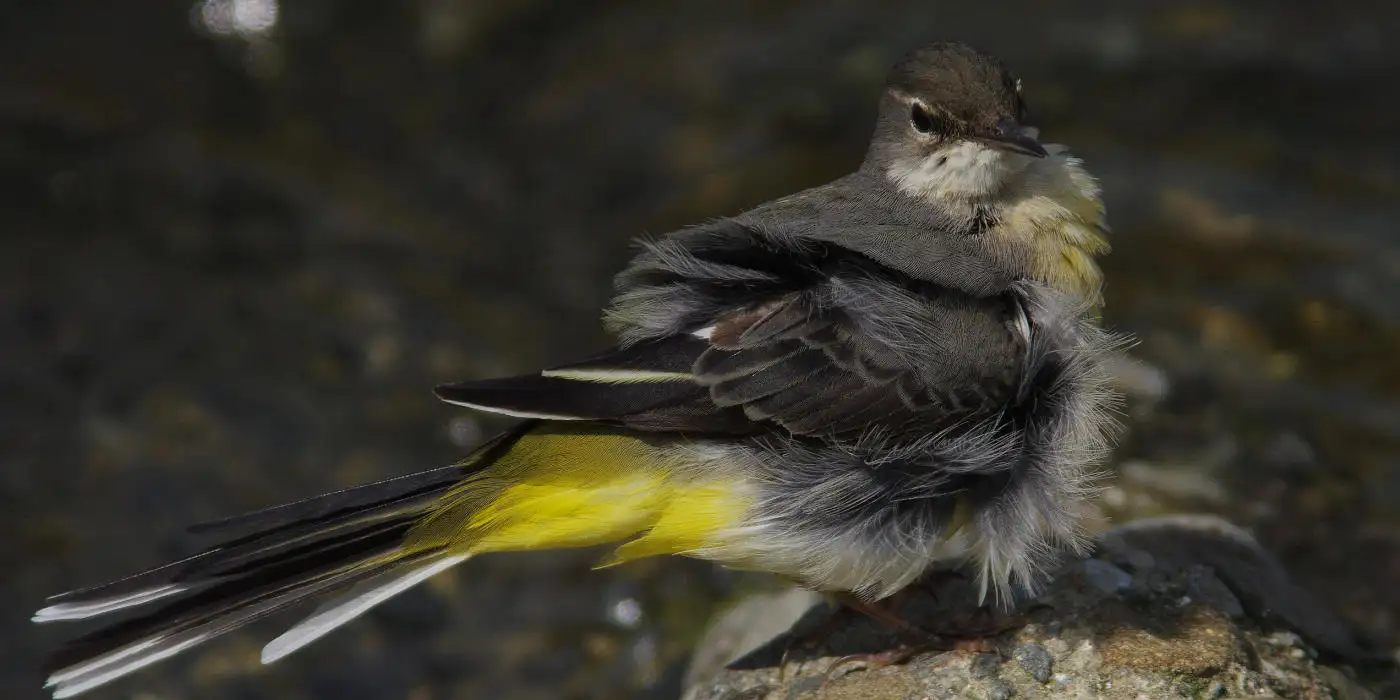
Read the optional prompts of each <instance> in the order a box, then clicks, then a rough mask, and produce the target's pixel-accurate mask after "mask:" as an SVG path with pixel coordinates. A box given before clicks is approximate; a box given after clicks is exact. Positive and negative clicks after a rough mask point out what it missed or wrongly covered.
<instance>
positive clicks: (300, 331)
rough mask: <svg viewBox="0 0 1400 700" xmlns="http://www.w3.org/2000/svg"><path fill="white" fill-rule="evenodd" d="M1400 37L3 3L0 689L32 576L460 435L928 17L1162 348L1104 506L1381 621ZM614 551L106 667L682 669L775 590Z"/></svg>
mask: <svg viewBox="0 0 1400 700" xmlns="http://www.w3.org/2000/svg"><path fill="white" fill-rule="evenodd" d="M1397 28H1400V4H1397V3H1394V2H1380V1H1376V0H1370V1H1363V2H1354V3H1347V4H1342V5H1334V4H1332V3H1322V2H1295V3H1268V2H1250V1H1247V0H1193V1H1189V2H1172V3H1157V2H1144V1H1141V0H1137V1H1129V0H1085V1H1076V2H1036V1H1034V0H1010V1H1008V2H998V3H991V2H982V3H965V2H953V1H951V0H944V1H938V2H931V1H929V0H905V1H898V0H859V1H855V0H815V1H808V2H797V1H782V0H764V1H760V2H748V3H718V2H707V1H702V0H678V1H675V2H644V1H641V0H573V1H571V2H555V3H547V2H542V1H538V0H414V1H412V2H379V3H374V2H361V1H351V0H298V1H297V2H289V1H287V0H280V1H279V0H198V1H193V2H192V0H144V1H139V2H137V1H131V2H80V1H79V0H46V1H45V2H29V3H19V2H13V3H6V5H5V7H4V8H3V9H0V220H2V221H3V224H0V391H2V392H3V397H4V400H3V402H0V452H3V468H0V514H3V515H0V517H3V525H4V530H3V532H4V537H3V538H0V565H3V566H4V570H5V572H4V574H3V577H0V585H3V587H4V597H3V600H4V604H3V607H0V615H3V618H0V620H2V621H3V626H0V647H3V649H4V650H5V662H4V664H3V665H0V695H3V697H6V698H20V699H22V698H37V697H40V692H39V684H40V682H41V680H40V673H39V671H38V668H37V666H38V663H39V660H40V658H41V655H42V652H43V650H44V649H45V648H46V647H47V646H49V645H51V644H53V643H55V642H56V641H57V640H58V639H60V638H61V637H64V636H66V635H69V634H72V633H74V632H75V630H74V629H73V628H62V627H59V628H42V629H39V628H33V627H31V626H29V625H28V623H27V616H28V614H29V613H30V612H31V611H32V610H34V609H35V608H36V607H37V606H38V605H39V603H40V602H41V600H42V598H43V596H45V595H46V594H50V593H54V592H58V591H61V590H65V589H67V588H71V587H74V586H78V585H84V584H89V583H94V582H97V581H100V580H103V579H107V578H110V577H112V576H114V575H119V574H124V573H127V572H129V571H132V570H135V569H136V568H138V567H142V566H145V565H148V564H153V563H156V562H158V561H159V560H163V559H167V558H172V557H175V556H178V555H182V554H186V553H188V552H189V551H191V548H192V547H193V546H195V544H196V543H195V542H194V541H192V540H190V539H189V538H187V537H185V536H183V535H182V534H181V527H182V526H183V525H184V524H186V523H190V522H195V521H200V520H205V519H209V518H212V517H216V516H219V515H225V514H231V513H234V512H238V511H242V510H245V509H250V508H255V507H258V506H262V505H267V504H271V503H276V502H281V501H286V500H290V499H292V498H296V497H299V496H305V495H311V494H314V493H319V492H322V491H326V490H330V489H334V488H339V487H344V486H349V485H352V484H356V483H359V482H363V481H367V480H372V479H377V478H382V477H386V476H390V475H395V474H402V473H407V472H410V471H415V470H418V469H422V468H427V467H432V466H438V465H442V464H445V463H448V462H451V461H453V460H454V459H456V458H457V457H458V456H460V455H462V454H463V452H464V451H465V449H466V448H467V447H469V446H470V445H472V444H474V443H475V442H477V441H478V440H480V439H482V437H483V436H485V435H486V434H488V433H489V431H491V430H492V429H494V428H495V427H498V425H499V424H494V423H490V422H487V421H481V420H479V419H478V418H477V417H475V416H472V415H468V414H465V413H464V412H462V411H459V410H454V409H452V408H451V407H448V406H445V405H442V404H439V403H438V402H436V401H435V400H434V399H433V397H432V395H431V393H430V392H429V389H430V388H431V387H432V386H433V385H434V384H436V383H439V382H443V381H448V380H452V379H456V378H461V377H481V376H485V375H491V374H497V373H506V372H516V371H522V370H527V369H531V368H535V367H537V366H540V365H542V364H548V363H552V362H559V361H563V360H568V359H571V358H573V357H574V356H575V355H576V354H578V353H579V352H583V351H591V350H595V349H599V348H601V347H602V346H603V345H604V344H605V343H606V342H607V339H606V338H605V337H604V336H603V335H602V334H601V331H600V330H599V327H598V323H597V316H598V314H597V310H598V308H599V307H600V305H601V304H602V303H603V302H604V301H605V299H606V298H607V296H608V292H609V285H610V279H609V278H610V275H611V274H612V273H613V272H614V271H615V270H616V269H617V268H618V267H619V266H620V265H621V263H622V261H623V260H624V258H625V256H626V255H627V254H628V250H629V241H630V240H631V239H632V238H634V237H635V236H638V235H640V234H643V233H645V232H661V231H665V230H668V229H671V228H673V227H676V226H679V225H681V224H684V223H687V222H693V221H696V220H700V219H703V218H705V217H710V216H717V215H722V214H727V213H735V212H738V211H739V210H741V209H742V208H744V207H745V206H747V205H751V204H755V203H758V202H761V201H763V200H766V199H769V198H772V197H774V196H777V195H780V194H784V193H787V192H789V191H793V190H796V189H799V188H802V187H806V186H810V185H815V184H818V183H821V182H823V181H825V180H827V179H830V178H832V177H834V176H836V175H839V174H841V173H843V172H845V171H847V170H848V169H850V168H852V167H853V166H854V165H855V164H856V163H857V162H858V160H859V158H860V155H861V152H862V149H863V147H864V145H865V141H866V138H867V136H868V133H869V130H870V127H871V123H872V116H873V109H874V100H875V97H876V95H877V94H878V89H879V83H880V80H881V78H882V76H883V73H884V71H885V69H886V67H887V66H888V65H889V64H890V63H891V62H892V61H893V60H894V59H895V58H896V57H897V56H898V55H899V54H900V53H901V52H903V51H904V50H905V49H908V48H912V47H914V46H916V45H919V44H922V43H925V42H927V41H930V40H936V39H948V38H954V39H962V40H966V41H970V42H973V43H975V44H978V45H980V46H982V47H984V48H986V49H988V50H990V51H993V52H995V53H998V54H1000V55H1002V56H1003V57H1004V58H1005V59H1006V60H1007V61H1008V62H1009V63H1010V64H1011V65H1012V67H1013V68H1014V69H1015V70H1016V71H1017V72H1019V73H1020V74H1021V75H1022V76H1023V78H1024V80H1025V84H1026V94H1027V96H1028V99H1029V101H1030V104H1031V108H1032V111H1033V114H1034V117H1035V121H1036V122H1038V123H1039V124H1040V126H1041V127H1042V134H1043V136H1044V137H1045V138H1046V139H1047V140H1048V141H1051V142H1064V143H1068V144H1071V145H1072V146H1073V147H1074V149H1075V150H1076V151H1077V152H1078V153H1080V154H1081V155H1082V156H1083V157H1084V158H1085V159H1086V160H1087V161H1088V164H1089V167H1090V169H1091V170H1092V172H1094V173H1095V174H1097V175H1098V176H1100V178H1101V179H1102V180H1103V182H1104V186H1105V190H1106V193H1107V201H1108V205H1109V213H1110V219H1111V221H1112V223H1113V226H1114V231H1115V234H1114V245H1115V251H1114V253H1113V255H1112V256H1111V257H1110V258H1109V259H1108V261H1107V271H1108V276H1109V289H1108V293H1109V306H1108V321H1109V323H1111V324H1113V325H1114V326H1116V327H1117V328H1119V329H1121V330H1125V331H1129V332H1132V333H1134V334H1136V335H1137V336H1138V338H1139V339H1140V340H1141V344H1140V345H1139V346H1138V347H1137V348H1136V350H1135V351H1134V353H1135V355H1136V356H1137V357H1138V358H1140V359H1142V360H1144V361H1146V362H1148V363H1151V365H1152V366H1154V367H1156V368H1157V369H1158V370H1159V372H1158V373H1153V372H1151V371H1148V372H1145V373H1141V374H1140V375H1139V377H1138V379H1137V380H1136V381H1137V382H1138V383H1139V389H1140V392H1139V393H1140V394H1142V395H1144V396H1145V397H1146V398H1141V397H1140V398H1139V399H1138V400H1136V401H1134V403H1133V404H1132V407H1131V410H1130V414H1129V422H1130V424H1131V433H1130V435H1129V437H1128V439H1127V441H1126V442H1125V443H1124V445H1123V446H1122V448H1121V449H1120V450H1119V454H1118V456H1117V458H1116V459H1115V465H1116V466H1115V470H1116V472H1117V473H1118V477H1117V479H1116V480H1115V481H1114V482H1113V483H1114V486H1113V488H1111V489H1110V490H1109V492H1108V493H1107V495H1106V498H1105V501H1104V510H1105V513H1106V514H1107V515H1108V516H1110V517H1112V518H1113V519H1115V520H1119V521H1121V520H1125V519H1128V518H1132V517H1137V516H1141V515H1149V514H1157V513H1166V512H1177V511H1185V510H1208V511H1213V512H1220V513H1224V514H1227V515H1228V516H1230V517H1231V518H1233V519H1235V520H1236V521H1238V522H1240V523H1241V524H1243V525H1246V526H1248V527H1251V528H1253V529H1254V530H1255V531H1256V532H1257V533H1258V534H1259V536H1260V538H1261V539H1262V541H1263V542H1264V543H1265V544H1266V545H1267V546H1269V547H1270V548H1272V549H1273V550H1274V551H1276V552H1277V553H1279V554H1280V555H1281V557H1282V558H1283V559H1284V561H1285V562H1286V563H1287V564H1288V566H1289V567H1290V568H1291V569H1292V570H1293V571H1294V573H1295V574H1296V575H1297V577H1298V579H1299V580H1300V581H1301V582H1302V583H1303V584H1304V585H1306V586H1307V587H1309V588H1310V589H1312V590H1314V591H1316V592H1318V593H1320V594H1322V596H1324V598H1325V599H1326V600H1328V601H1329V602H1330V603H1331V604H1332V605H1333V606H1334V607H1335V608H1337V609H1338V610H1339V611H1340V612H1341V613H1342V614H1343V615H1344V616H1345V617H1347V618H1348V619H1349V620H1351V621H1353V622H1354V623H1356V624H1357V625H1359V626H1360V627H1361V628H1362V629H1364V630H1365V631H1366V632H1368V633H1369V634H1372V635H1374V636H1375V637H1377V638H1379V639H1381V640H1382V641H1384V642H1385V643H1388V644H1392V645H1394V644H1396V643H1397V642H1400V630H1397V618H1396V616H1397V615H1398V614H1400V362H1397V360H1396V357H1397V353H1400V232H1397V231H1396V224H1397V213H1400V132H1397V131H1396V124H1400V96H1398V95H1400V93H1397V91H1396V90H1395V88H1394V84H1395V73H1396V69H1397V67H1400V45H1397V44H1396V42H1394V41H1393V37H1394V34H1395V31H1396V29H1397ZM1163 388H1165V389H1167V391H1166V393H1165V394H1164V395H1162V394H1161V390H1162V389H1163ZM1153 394H1158V396H1157V398H1152V395H1153ZM596 556H597V553H596V552H568V553H562V554H544V555H501V556H489V557H482V558H481V559H479V560H475V561H473V562H471V564H470V565H468V566H464V567H462V568H461V569H460V570H458V571H456V572H453V573H451V574H448V575H444V576H441V577H440V578H438V579H435V580H434V581H432V583H431V584H430V585H429V586H426V587H425V589H424V590H423V591H421V592H417V593H414V594H412V595H406V596H403V597H402V598H400V599H397V600H395V601H393V602H392V603H390V604H388V605H385V606H384V607H383V608H382V610H380V611H378V612H376V613H375V614H374V615H371V616H370V617H369V618H368V619H366V620H363V621H362V622H360V623H358V624H356V625H354V626H353V627H351V628H348V629H347V630H345V631H344V632H340V633H337V634H335V635H332V636H331V637H329V638H327V639H326V640H324V641H323V642H321V643H318V644H317V645H316V646H314V647H312V648H310V649H308V650H306V651H304V652H301V653H299V654H298V655H296V656H295V657H293V658H292V659H289V660H287V661H284V662H282V663H280V664H277V665H275V666H272V667H269V668H265V669H264V668H261V667H259V666H258V665H257V650H258V648H259V645H260V643H261V642H262V641H265V640H266V639H267V638H269V637H270V636H271V635H273V634H275V633H276V631H278V629H279V628H278V627H276V626H275V625H273V626H260V627H257V628H255V629H254V630H253V631H252V632H251V633H244V634H238V635H235V636H233V637H232V638H230V639H227V640H221V641H220V642H217V643H214V644H210V645H207V646H205V647H203V648H201V649H199V650H198V651H196V652H192V653H189V654H186V655H184V656H182V657H179V658H178V659H176V660H173V661H171V662H169V663H166V664H164V665H162V666H161V667H159V668H157V669H153V670H151V671H149V672H146V673H143V674H140V675H139V676H138V677H136V678H134V679H131V680H128V681H125V682H122V683H120V684H119V685H118V686H116V687H115V688H113V689H105V690H104V691H103V692H98V693H94V694H93V695H92V697H94V698H103V697H106V698H117V697H132V698H143V699H156V698H201V699H204V700H215V699H218V698H266V697H276V698H282V699H286V700H291V699H294V698H303V697H306V698H310V697H320V698H344V699H354V698H412V699H413V700H434V699H437V698H482V697H490V698H498V699H500V700H526V699H529V698H616V697H642V698H652V697H655V698H664V697H671V696H673V695H674V694H675V693H676V692H677V686H676V684H677V678H678V676H679V672H680V669H681V664H682V663H683V660H684V657H685V653H686V651H687V649H688V645H689V644H690V643H691V642H692V641H693V640H694V638H695V636H696V635H697V634H698V632H699V631H700V629H701V626H702V625H703V623H704V621H705V620H706V619H707V617H708V616H709V615H710V614H711V613H712V611H713V610H714V609H715V608H716V606H718V605H720V604H722V603H723V602H724V601H725V600H727V599H729V598H730V597H732V596H733V595H734V594H735V593H736V592H737V591H739V590H741V589H743V588H745V587H747V586H752V585H762V583H761V582H754V581H752V580H750V579H746V578H741V577H738V576H735V575H732V574H727V573H724V572H721V571H717V570H716V569H714V568H712V567H710V566H708V565H705V564H700V563H696V562H687V561H648V562H642V563H640V564H637V565H633V566H627V567H622V568H617V569H609V570H606V571H601V572H591V571H589V566H590V564H591V563H592V562H593V561H594V560H595V557H596ZM282 622H284V623H285V622H289V620H283V621H282Z"/></svg>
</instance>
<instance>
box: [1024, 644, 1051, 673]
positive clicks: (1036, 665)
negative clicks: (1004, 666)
mask: <svg viewBox="0 0 1400 700" xmlns="http://www.w3.org/2000/svg"><path fill="white" fill-rule="evenodd" d="M1016 663H1018V664H1020V665H1021V668H1024V669H1026V673H1029V674H1031V678H1034V679H1035V680H1036V682H1038V683H1045V682H1047V681H1049V680H1050V666H1051V664H1052V663H1054V660H1053V659H1051V658H1050V652H1048V651H1046V650H1045V647H1043V646H1040V645H1039V644H1035V643H1028V644H1022V645H1021V646H1019V647H1017V648H1016Z"/></svg>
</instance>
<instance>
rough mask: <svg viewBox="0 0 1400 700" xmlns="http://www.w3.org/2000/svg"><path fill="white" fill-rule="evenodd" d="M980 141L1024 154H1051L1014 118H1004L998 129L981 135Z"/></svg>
mask: <svg viewBox="0 0 1400 700" xmlns="http://www.w3.org/2000/svg"><path fill="white" fill-rule="evenodd" d="M977 140H978V141H980V142H982V143H983V144H986V145H987V146H990V147H992V148H996V149H998V150H1002V151H1011V152H1012V153H1020V154H1022V155H1027V156H1033V157H1035V158H1044V157H1045V156H1048V155H1050V154H1049V153H1048V152H1047V151H1046V150H1045V147H1044V146H1042V145H1040V142H1039V141H1037V140H1036V138H1035V137H1034V136H1031V135H1030V134H1028V133H1026V130H1025V129H1023V128H1022V127H1021V125H1020V124H1019V123H1017V122H1016V121H1015V120H1014V119H1003V120H1001V121H999V122H997V126H996V129H995V130H993V131H992V133H991V134H989V135H986V136H980V137H978V138H977Z"/></svg>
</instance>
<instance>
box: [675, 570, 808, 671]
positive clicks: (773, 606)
mask: <svg viewBox="0 0 1400 700" xmlns="http://www.w3.org/2000/svg"><path fill="white" fill-rule="evenodd" d="M820 601H821V596H819V595H817V594H816V593H812V592H811V591H806V590H803V589H800V588H793V589H789V590H787V591H783V592H779V593H759V594H755V595H751V596H749V597H747V598H744V599H743V600H741V601H739V603H738V604H736V605H735V606H733V607H731V608H729V609H728V610H727V611H725V612H724V613H722V614H721V615H720V616H719V618H718V620H717V621H716V622H715V623H713V624H711V625H710V628H709V629H708V630H707V631H706V632H705V636H704V637H703V638H701V640H700V643H699V644H698V645H697V646H696V652H695V654H694V655H693V656H692V657H691V660H690V668H689V669H687V670H686V675H685V678H686V680H685V684H686V685H687V686H690V685H694V684H695V683H696V682H698V681H700V680H703V679H705V678H709V677H711V676H713V675H715V674H716V673H718V672H719V671H721V670H723V669H724V665H725V664H726V663H728V662H730V661H732V660H734V659H736V658H738V657H740V656H743V655H744V654H747V653H749V652H750V651H753V650H754V649H756V648H757V647H758V646H760V645H761V644H763V643H764V642H766V641H768V640H770V639H772V638H773V637H775V636H777V635H779V634H781V633H783V632H785V631H786V630H787V629H788V628H789V627H792V625H793V623H795V622H797V621H798V619H799V618H801V617H802V616H803V614H805V613H806V612H807V611H808V609H809V608H812V607H813V606H814V605H818V604H819V603H820Z"/></svg>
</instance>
